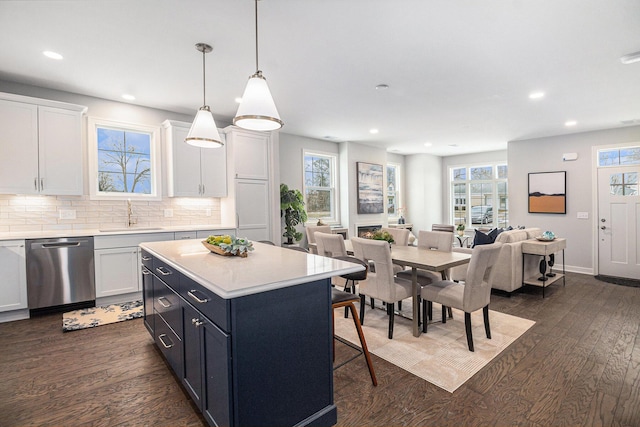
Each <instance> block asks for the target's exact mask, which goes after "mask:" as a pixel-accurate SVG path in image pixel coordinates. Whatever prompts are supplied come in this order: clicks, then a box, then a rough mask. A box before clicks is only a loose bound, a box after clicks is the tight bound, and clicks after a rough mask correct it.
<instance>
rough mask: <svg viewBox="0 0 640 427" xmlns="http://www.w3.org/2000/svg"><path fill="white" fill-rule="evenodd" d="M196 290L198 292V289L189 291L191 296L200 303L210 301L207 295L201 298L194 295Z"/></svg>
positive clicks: (188, 293)
mask: <svg viewBox="0 0 640 427" xmlns="http://www.w3.org/2000/svg"><path fill="white" fill-rule="evenodd" d="M195 292H198V291H197V290H195V289H191V290H190V291H187V295H189V296H190V297H191V298H193V299H194V300H196V301H197V302H199V303H200V304H204V303H205V302H209V299H208V298H206V297H205V298H204V299H201V298H198V297H197V296H195V295H194V293H195Z"/></svg>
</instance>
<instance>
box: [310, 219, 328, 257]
mask: <svg viewBox="0 0 640 427" xmlns="http://www.w3.org/2000/svg"><path fill="white" fill-rule="evenodd" d="M305 228H306V230H307V245H308V246H309V251H310V252H311V253H312V254H317V253H318V251H317V250H316V248H315V244H316V238H315V236H314V234H315V232H316V231H319V232H321V233H331V226H329V225H307V226H306V227H305Z"/></svg>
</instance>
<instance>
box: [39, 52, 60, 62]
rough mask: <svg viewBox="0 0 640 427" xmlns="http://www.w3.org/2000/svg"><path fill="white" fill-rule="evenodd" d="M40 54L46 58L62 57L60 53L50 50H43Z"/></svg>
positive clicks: (58, 58)
mask: <svg viewBox="0 0 640 427" xmlns="http://www.w3.org/2000/svg"><path fill="white" fill-rule="evenodd" d="M42 54H43V55H44V56H46V57H47V58H51V59H57V60H61V59H62V58H63V56H62V55H60V54H59V53H57V52H52V51H50V50H45V51H44V52H42Z"/></svg>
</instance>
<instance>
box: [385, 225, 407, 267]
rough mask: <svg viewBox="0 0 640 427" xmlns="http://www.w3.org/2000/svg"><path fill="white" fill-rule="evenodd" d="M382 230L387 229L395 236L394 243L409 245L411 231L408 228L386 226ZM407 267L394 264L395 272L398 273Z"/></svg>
mask: <svg viewBox="0 0 640 427" xmlns="http://www.w3.org/2000/svg"><path fill="white" fill-rule="evenodd" d="M380 231H386V232H387V233H389V234H391V236H393V243H392V244H394V245H398V246H407V245H409V235H410V234H411V232H410V231H409V230H408V229H406V228H386V227H382V228H381V229H380ZM404 269H405V267H404V266H403V265H399V264H393V274H398V273H400V272H401V271H403V270H404Z"/></svg>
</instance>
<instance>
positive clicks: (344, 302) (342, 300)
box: [331, 288, 378, 386]
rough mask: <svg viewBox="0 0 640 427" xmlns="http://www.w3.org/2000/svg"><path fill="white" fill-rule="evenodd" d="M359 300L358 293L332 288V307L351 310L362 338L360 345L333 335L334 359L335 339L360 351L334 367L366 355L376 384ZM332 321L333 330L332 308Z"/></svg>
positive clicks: (375, 384)
mask: <svg viewBox="0 0 640 427" xmlns="http://www.w3.org/2000/svg"><path fill="white" fill-rule="evenodd" d="M356 301H358V297H357V296H356V295H353V294H350V293H349V292H344V291H341V290H338V289H336V288H331V307H332V308H333V309H334V310H335V309H336V308H341V307H344V308H345V310H351V317H352V318H353V324H354V325H355V327H356V331H357V332H358V338H359V339H360V347H358V346H355V345H353V344H352V343H350V342H349V341H347V340H345V339H343V338H341V337H339V336H337V335H335V333H334V335H333V339H334V341H333V360H334V361H335V358H336V342H335V340H338V341H340V342H341V343H343V344H346V345H348V346H349V347H351V348H353V349H354V350H357V351H358V353H357V354H356V355H355V356H352V357H351V358H349V359H347V360H346V361H344V362H342V363H340V364H339V365H337V366H334V367H333V369H334V370H336V369H338V368H339V367H341V366H343V365H344V364H346V363H349V362H350V361H352V360H353V359H355V358H356V357H358V356H360V355H361V354H362V355H364V358H365V360H366V361H367V367H368V368H369V375H370V376H371V382H372V383H373V385H374V386H377V385H378V380H377V379H376V373H375V371H374V370H373V362H372V361H371V356H370V355H369V348H368V347H367V341H366V340H365V339H364V332H363V331H362V324H361V323H360V318H359V317H358V312H357V311H356V306H355V304H354V302H356ZM331 321H332V323H333V325H334V327H333V330H334V331H335V329H336V328H335V317H334V314H333V310H331Z"/></svg>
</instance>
